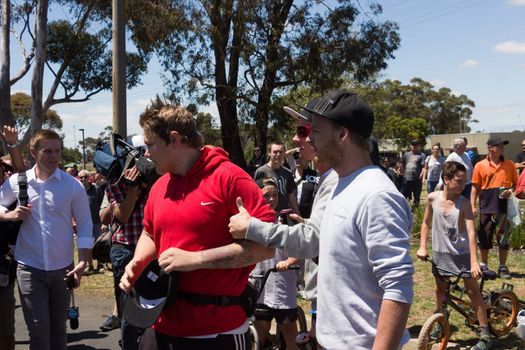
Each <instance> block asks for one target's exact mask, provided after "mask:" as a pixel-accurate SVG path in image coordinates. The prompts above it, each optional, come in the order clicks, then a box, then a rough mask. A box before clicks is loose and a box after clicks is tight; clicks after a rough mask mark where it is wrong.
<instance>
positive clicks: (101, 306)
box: [15, 291, 415, 350]
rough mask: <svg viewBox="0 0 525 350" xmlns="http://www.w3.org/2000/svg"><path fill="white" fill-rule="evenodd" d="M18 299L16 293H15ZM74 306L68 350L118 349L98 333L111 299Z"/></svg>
mask: <svg viewBox="0 0 525 350" xmlns="http://www.w3.org/2000/svg"><path fill="white" fill-rule="evenodd" d="M15 294H16V296H17V297H18V292H17V291H16V293H15ZM75 299H76V300H75V301H76V304H77V306H78V307H79V311H80V318H79V327H78V329H76V330H71V329H70V328H69V324H68V349H70V350H91V349H99V350H114V349H120V347H119V345H118V340H119V338H120V332H119V330H113V331H111V332H107V333H105V332H100V330H99V327H100V325H101V324H102V322H104V320H105V319H106V317H107V316H106V315H107V314H108V313H109V312H111V310H112V308H113V299H98V298H93V297H89V296H86V295H82V296H80V295H77V296H76V298H75ZM15 319H16V325H15V327H16V349H17V350H29V337H28V334H27V329H26V325H25V323H24V318H23V314H22V308H21V307H20V303H19V302H18V300H17V306H16V313H15ZM413 349H415V339H411V341H410V342H409V343H408V344H407V345H406V346H404V347H403V350H413Z"/></svg>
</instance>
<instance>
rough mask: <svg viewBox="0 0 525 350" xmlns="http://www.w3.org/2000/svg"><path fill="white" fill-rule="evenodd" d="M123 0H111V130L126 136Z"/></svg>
mask: <svg viewBox="0 0 525 350" xmlns="http://www.w3.org/2000/svg"><path fill="white" fill-rule="evenodd" d="M124 1H125V0H112V7H113V29H112V35H113V131H114V132H116V133H118V134H120V135H122V136H124V137H126V136H127V125H126V36H125V26H126V24H125V22H124Z"/></svg>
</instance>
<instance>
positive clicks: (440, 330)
mask: <svg viewBox="0 0 525 350" xmlns="http://www.w3.org/2000/svg"><path fill="white" fill-rule="evenodd" d="M449 338H450V325H449V323H448V320H447V318H446V317H445V315H444V314H442V313H436V314H433V315H432V316H430V317H429V318H428V319H427V320H426V321H425V323H424V324H423V327H421V331H420V332H419V337H418V338H417V350H430V349H432V350H444V349H445V348H446V347H447V343H448V339H449Z"/></svg>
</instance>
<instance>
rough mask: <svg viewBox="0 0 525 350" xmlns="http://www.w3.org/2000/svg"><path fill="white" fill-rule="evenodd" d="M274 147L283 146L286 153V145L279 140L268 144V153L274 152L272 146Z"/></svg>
mask: <svg viewBox="0 0 525 350" xmlns="http://www.w3.org/2000/svg"><path fill="white" fill-rule="evenodd" d="M273 145H276V146H283V147H284V151H285V152H286V146H285V145H284V143H283V142H282V141H279V140H275V141H272V142H270V143H269V144H268V153H270V151H271V150H272V146H273Z"/></svg>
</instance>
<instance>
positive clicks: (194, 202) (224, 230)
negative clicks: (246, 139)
mask: <svg viewBox="0 0 525 350" xmlns="http://www.w3.org/2000/svg"><path fill="white" fill-rule="evenodd" d="M237 197H241V198H242V199H243V203H244V206H245V207H246V209H247V210H248V212H249V213H250V215H252V216H254V217H256V218H259V219H260V220H263V221H267V222H272V221H273V220H274V213H273V211H272V209H271V208H270V207H269V206H268V205H267V204H266V202H265V201H264V199H263V197H262V193H261V191H260V189H259V188H258V186H257V185H256V184H255V182H254V181H253V180H252V179H251V178H250V176H249V175H248V174H247V173H246V172H244V171H243V170H242V169H241V168H239V167H238V166H236V165H235V164H233V163H232V162H230V160H229V159H228V154H227V153H226V152H225V151H224V150H223V149H221V148H218V147H211V146H206V147H203V148H202V150H201V156H200V157H199V159H198V160H197V161H196V162H195V164H194V165H193V167H192V169H191V170H190V171H189V172H188V173H187V174H186V175H185V176H179V175H174V174H165V175H164V176H162V177H161V178H160V179H159V180H157V182H156V183H155V185H154V186H153V188H152V189H151V192H150V194H149V197H148V202H147V204H146V207H145V209H144V229H145V230H146V232H148V233H150V234H152V235H153V238H154V241H155V247H156V248H157V252H158V254H159V255H160V254H161V253H162V252H163V251H164V250H166V249H168V248H170V247H176V248H180V249H184V250H187V251H201V250H205V249H209V248H215V247H221V246H224V245H227V244H230V243H232V242H233V241H234V240H233V238H232V236H231V235H230V233H229V229H228V223H229V220H230V216H232V215H235V214H237V213H238V212H239V211H238V209H237V205H236V202H235V201H236V198H237ZM252 269H253V266H249V267H245V268H240V269H201V270H195V271H191V272H180V279H179V289H180V290H183V291H185V292H189V293H197V294H204V295H232V296H237V295H240V294H241V293H242V291H243V290H244V288H245V287H246V283H247V280H248V275H249V273H250V271H251V270H252ZM245 320H246V314H245V313H244V311H243V309H242V308H241V307H240V306H236V305H234V306H226V307H220V306H215V305H211V304H210V305H195V304H191V303H189V302H187V301H186V300H181V299H178V300H177V301H176V302H175V303H174V304H173V305H171V306H170V307H169V308H168V309H167V310H164V311H163V312H162V313H161V315H160V317H159V318H158V320H157V322H156V323H155V326H154V327H155V329H156V330H157V331H158V332H160V333H163V334H166V335H170V336H198V335H207V334H215V333H221V332H226V331H230V330H232V329H235V328H237V327H239V326H241V325H242V324H243V323H244V322H245Z"/></svg>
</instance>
